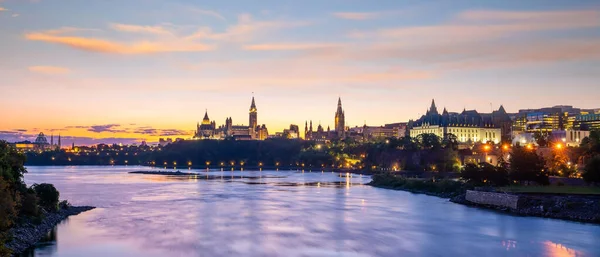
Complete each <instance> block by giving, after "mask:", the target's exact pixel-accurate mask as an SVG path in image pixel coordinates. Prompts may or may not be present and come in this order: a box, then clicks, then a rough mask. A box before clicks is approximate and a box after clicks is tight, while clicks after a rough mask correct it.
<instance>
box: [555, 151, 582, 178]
mask: <svg viewBox="0 0 600 257" xmlns="http://www.w3.org/2000/svg"><path fill="white" fill-rule="evenodd" d="M566 151H567V150H566V149H564V150H563V149H560V150H554V151H552V155H551V156H552V157H551V159H550V167H548V168H549V171H550V173H551V174H553V175H558V176H561V177H570V176H572V175H574V174H575V173H577V169H576V168H575V166H572V165H571V163H570V162H569V155H568V153H567V152H566Z"/></svg>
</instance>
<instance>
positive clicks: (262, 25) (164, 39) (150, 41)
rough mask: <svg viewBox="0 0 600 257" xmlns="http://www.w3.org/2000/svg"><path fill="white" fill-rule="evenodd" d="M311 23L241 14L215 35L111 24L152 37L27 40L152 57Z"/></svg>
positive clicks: (31, 36)
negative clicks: (200, 41)
mask: <svg viewBox="0 0 600 257" xmlns="http://www.w3.org/2000/svg"><path fill="white" fill-rule="evenodd" d="M197 11H201V12H205V14H206V15H213V16H214V15H217V14H218V13H212V14H209V13H206V12H207V11H206V10H197ZM307 24H309V23H308V22H290V21H255V20H254V19H252V16H251V15H249V14H242V15H239V17H238V22H237V23H235V24H233V25H230V26H229V27H227V28H226V29H225V31H223V32H214V31H212V29H211V28H208V27H201V28H200V29H197V30H196V32H194V33H191V34H188V35H179V33H176V32H178V31H179V30H180V29H182V28H184V27H186V26H176V25H170V26H168V27H163V26H143V25H132V24H120V23H112V24H110V28H111V29H112V30H113V31H116V32H122V33H135V34H142V35H143V34H147V35H151V36H153V37H151V38H146V39H143V40H137V41H134V42H120V41H115V40H110V39H100V38H96V37H84V36H67V35H65V34H67V33H76V32H83V31H95V32H100V31H101V30H98V29H80V28H73V27H63V28H59V29H55V30H47V31H41V32H31V33H27V34H25V38H26V39H28V40H33V41H43V42H47V43H54V44H60V45H65V46H69V47H71V48H75V49H79V50H85V51H91V52H101V53H117V54H152V53H161V52H200V51H211V50H214V49H216V46H215V44H204V43H199V42H198V40H209V41H214V42H221V43H231V42H246V41H249V40H251V39H253V38H255V37H257V36H261V35H264V34H265V33H267V32H269V31H273V30H277V29H283V28H291V27H297V26H304V25H307Z"/></svg>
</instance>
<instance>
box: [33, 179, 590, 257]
mask: <svg viewBox="0 0 600 257" xmlns="http://www.w3.org/2000/svg"><path fill="white" fill-rule="evenodd" d="M149 169H150V168H145V167H29V168H28V170H29V173H27V174H26V176H25V180H26V182H27V183H28V184H31V183H42V182H46V183H53V184H55V185H56V187H57V188H58V189H59V190H60V192H61V198H64V199H69V201H70V202H71V203H73V204H74V205H93V206H97V207H99V208H98V209H95V210H93V211H89V212H86V213H83V214H80V215H77V216H73V217H71V218H70V219H68V220H67V221H66V222H64V223H62V224H61V225H59V226H57V229H56V233H55V234H54V238H55V240H50V242H47V243H44V244H42V245H40V246H38V247H37V249H36V250H35V251H34V253H31V254H32V255H34V256H167V255H168V256H507V255H510V256H600V247H598V246H597V242H600V226H597V225H586V224H580V223H574V222H566V221H558V220H549V219H541V218H527V217H515V216H508V215H503V214H498V213H495V212H491V211H485V210H479V209H475V208H469V207H465V206H462V205H457V204H453V203H450V202H448V201H447V200H445V199H440V198H436V197H430V196H425V195H415V194H410V193H407V192H401V191H391V190H385V189H377V188H372V187H370V186H365V185H363V184H364V183H367V182H369V180H370V178H369V177H367V176H359V175H352V174H340V175H338V174H337V173H330V172H321V171H312V172H309V171H307V170H305V171H304V172H302V171H298V172H295V171H283V170H282V171H262V172H259V171H243V172H240V171H235V172H231V171H229V170H227V171H211V172H208V173H207V172H206V171H205V170H200V171H198V175H197V176H180V177H174V176H173V177H172V176H158V175H142V174H128V173H127V172H129V171H135V170H149ZM192 172H193V170H192ZM242 176H243V178H242Z"/></svg>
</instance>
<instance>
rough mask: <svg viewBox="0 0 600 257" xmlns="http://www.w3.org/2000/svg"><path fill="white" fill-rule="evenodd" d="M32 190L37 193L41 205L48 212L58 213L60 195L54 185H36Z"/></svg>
mask: <svg viewBox="0 0 600 257" xmlns="http://www.w3.org/2000/svg"><path fill="white" fill-rule="evenodd" d="M31 188H32V189H33V190H34V191H35V193H36V195H37V197H38V199H39V204H40V206H42V207H43V208H44V209H46V210H47V211H56V210H57V208H58V197H59V196H60V193H59V192H58V190H56V188H55V187H54V185H52V184H46V183H42V184H34V185H33V186H31Z"/></svg>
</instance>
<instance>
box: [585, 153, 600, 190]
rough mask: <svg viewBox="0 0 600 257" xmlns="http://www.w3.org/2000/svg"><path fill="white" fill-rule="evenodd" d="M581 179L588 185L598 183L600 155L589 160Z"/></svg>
mask: <svg viewBox="0 0 600 257" xmlns="http://www.w3.org/2000/svg"><path fill="white" fill-rule="evenodd" d="M584 170H585V172H584V173H583V179H584V180H585V181H586V182H588V183H600V155H598V156H596V157H594V158H592V159H590V160H589V161H588V162H587V164H586V165H585V168H584Z"/></svg>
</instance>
